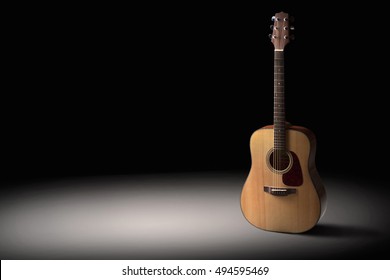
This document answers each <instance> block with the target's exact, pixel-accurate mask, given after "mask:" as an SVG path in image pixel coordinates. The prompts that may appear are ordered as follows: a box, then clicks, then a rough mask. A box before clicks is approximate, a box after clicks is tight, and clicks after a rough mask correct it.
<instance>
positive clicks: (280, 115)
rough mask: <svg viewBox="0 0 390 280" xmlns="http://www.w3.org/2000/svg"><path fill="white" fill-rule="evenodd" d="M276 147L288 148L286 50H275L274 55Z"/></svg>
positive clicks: (280, 148)
mask: <svg viewBox="0 0 390 280" xmlns="http://www.w3.org/2000/svg"><path fill="white" fill-rule="evenodd" d="M274 147H275V149H276V150H281V151H284V150H285V149H286V121H285V104H284V52H283V51H282V50H275V57H274Z"/></svg>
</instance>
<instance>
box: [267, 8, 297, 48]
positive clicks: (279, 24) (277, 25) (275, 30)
mask: <svg viewBox="0 0 390 280" xmlns="http://www.w3.org/2000/svg"><path fill="white" fill-rule="evenodd" d="M272 21H273V22H274V24H273V25H271V29H272V34H270V38H271V42H272V43H273V44H274V47H275V50H279V51H282V50H283V49H284V47H285V46H286V45H287V44H288V43H289V42H290V40H293V39H294V37H293V36H294V35H292V34H291V31H292V30H294V26H291V25H290V23H291V22H292V21H293V18H292V17H291V16H289V15H288V14H287V13H284V12H280V13H276V14H275V15H274V16H273V17H272Z"/></svg>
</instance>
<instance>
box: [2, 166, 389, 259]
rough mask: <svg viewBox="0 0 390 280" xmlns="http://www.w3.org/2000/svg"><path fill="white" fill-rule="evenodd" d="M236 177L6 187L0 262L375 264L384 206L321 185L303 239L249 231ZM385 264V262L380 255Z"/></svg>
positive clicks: (363, 191)
mask: <svg viewBox="0 0 390 280" xmlns="http://www.w3.org/2000/svg"><path fill="white" fill-rule="evenodd" d="M245 178H246V174H244V173H187V174H170V175H164V174H155V175H137V176H112V177H90V178H75V179H64V180H51V181H45V182H35V183H30V184H29V185H26V186H14V188H13V190H12V191H10V192H7V193H6V194H5V195H3V196H2V198H1V200H0V202H1V205H0V257H1V259H343V258H348V259H350V258H353V259H372V258H374V259H380V258H383V257H381V256H380V255H379V253H378V252H380V251H381V250H384V249H383V248H385V247H386V246H387V245H388V244H389V233H390V231H389V228H390V227H389V226H390V222H389V219H388V217H387V216H388V212H387V209H388V207H387V205H388V202H387V201H388V198H387V197H386V196H385V195H383V194H382V193H381V192H375V191H373V189H374V188H375V186H368V185H366V184H365V183H363V182H357V181H350V180H346V179H340V178H332V177H329V176H327V177H323V181H324V185H325V187H326V190H327V193H328V208H327V212H326V214H325V216H324V217H323V218H322V219H321V220H320V222H319V223H318V225H317V226H316V227H315V228H313V229H312V230H311V231H309V232H307V233H305V234H282V233H273V232H266V231H262V230H259V229H257V228H254V227H253V226H251V225H250V224H249V223H248V222H247V221H246V220H245V218H244V217H243V215H242V213H241V210H240V202H239V199H240V193H241V189H242V185H243V183H244V181H245ZM385 257H386V256H385Z"/></svg>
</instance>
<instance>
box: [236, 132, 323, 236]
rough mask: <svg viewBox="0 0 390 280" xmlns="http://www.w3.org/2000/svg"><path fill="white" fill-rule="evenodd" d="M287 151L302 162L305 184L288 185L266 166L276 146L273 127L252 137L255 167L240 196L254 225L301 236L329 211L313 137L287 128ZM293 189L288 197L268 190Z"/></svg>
mask: <svg viewBox="0 0 390 280" xmlns="http://www.w3.org/2000/svg"><path fill="white" fill-rule="evenodd" d="M286 140H287V141H286V145H287V146H286V148H287V150H288V151H290V152H291V153H292V154H294V156H295V157H296V160H295V163H293V164H297V162H299V168H300V170H298V171H299V172H300V176H301V178H302V181H301V183H300V185H299V186H296V187H295V186H294V187H292V186H289V185H286V184H285V182H284V180H283V174H278V173H276V172H274V171H273V170H272V168H270V166H269V164H268V163H267V161H268V159H267V156H268V155H269V151H270V150H272V148H273V146H274V129H273V126H266V127H263V128H261V129H259V130H257V131H255V132H254V133H253V134H252V137H251V141H250V149H251V157H252V165H251V169H250V172H249V175H248V178H247V180H246V182H245V184H244V187H243V190H242V194H241V209H242V212H243V214H244V216H245V218H246V219H247V220H248V221H249V222H250V223H251V224H252V225H254V226H256V227H258V228H261V229H264V230H268V231H277V232H289V233H300V232H304V231H307V230H309V229H311V228H312V227H314V226H315V225H316V223H317V222H318V220H319V219H320V217H321V216H322V215H323V213H324V212H325V208H326V192H325V188H324V187H323V185H322V182H321V179H320V176H319V175H318V172H317V170H316V166H315V150H316V140H315V136H314V134H313V133H312V132H311V131H310V130H308V129H306V128H304V127H299V126H289V127H288V128H287V129H286ZM268 186H269V187H278V188H284V189H285V190H290V189H291V190H294V193H291V194H289V195H282V196H279V195H274V194H271V193H269V192H266V191H265V187H268Z"/></svg>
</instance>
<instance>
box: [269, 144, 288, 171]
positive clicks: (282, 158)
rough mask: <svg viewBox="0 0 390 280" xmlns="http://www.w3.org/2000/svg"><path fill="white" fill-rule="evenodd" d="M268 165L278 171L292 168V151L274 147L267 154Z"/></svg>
mask: <svg viewBox="0 0 390 280" xmlns="http://www.w3.org/2000/svg"><path fill="white" fill-rule="evenodd" d="M267 158H268V160H267V164H268V167H269V168H270V169H271V170H273V171H274V172H277V173H285V172H287V171H289V170H290V169H291V166H292V156H291V154H290V152H287V151H281V150H277V149H272V150H270V151H269V152H268V155H267Z"/></svg>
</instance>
